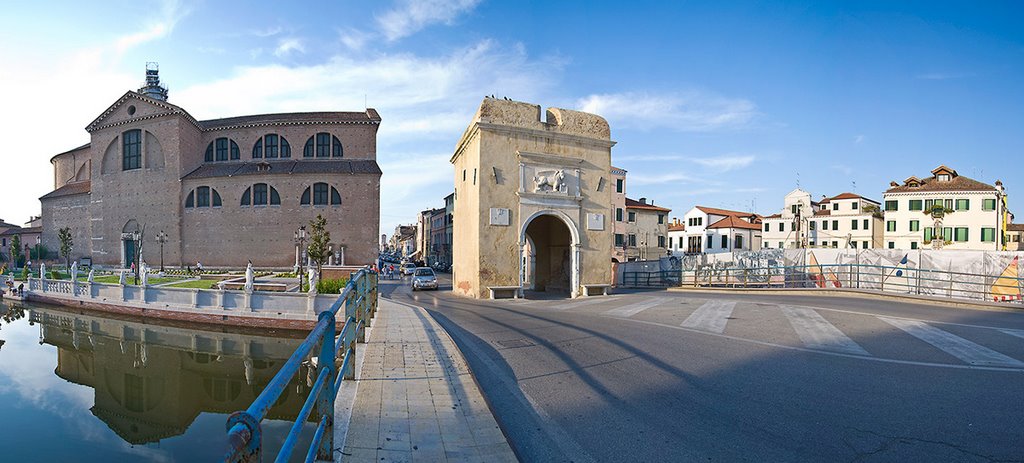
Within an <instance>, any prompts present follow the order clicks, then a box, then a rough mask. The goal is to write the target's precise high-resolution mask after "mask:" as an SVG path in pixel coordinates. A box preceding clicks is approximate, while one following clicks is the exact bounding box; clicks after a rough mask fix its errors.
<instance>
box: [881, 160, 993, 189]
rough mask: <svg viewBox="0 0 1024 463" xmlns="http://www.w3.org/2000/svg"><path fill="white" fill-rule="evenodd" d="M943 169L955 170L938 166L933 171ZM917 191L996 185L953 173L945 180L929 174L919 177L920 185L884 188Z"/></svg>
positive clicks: (983, 187)
mask: <svg viewBox="0 0 1024 463" xmlns="http://www.w3.org/2000/svg"><path fill="white" fill-rule="evenodd" d="M944 169H945V170H949V171H950V172H954V173H955V172H956V171H954V170H953V169H949V168H948V167H945V166H940V167H939V168H938V169H935V170H934V171H933V172H939V171H941V170H944ZM917 191H996V187H994V186H992V185H989V184H987V183H984V182H979V181H977V180H974V179H973V178H968V177H964V176H963V175H955V174H954V175H953V178H951V179H949V180H948V181H945V182H940V181H938V180H936V179H935V176H931V177H928V178H923V179H921V186H917V187H911V186H906V185H896V186H894V187H892V188H889V189H888V190H885V192H886V193H913V192H917Z"/></svg>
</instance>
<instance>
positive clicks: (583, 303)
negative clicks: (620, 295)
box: [550, 296, 617, 310]
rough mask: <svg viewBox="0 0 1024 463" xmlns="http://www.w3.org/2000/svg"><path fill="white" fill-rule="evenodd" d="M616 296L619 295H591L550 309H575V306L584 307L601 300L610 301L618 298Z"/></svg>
mask: <svg viewBox="0 0 1024 463" xmlns="http://www.w3.org/2000/svg"><path fill="white" fill-rule="evenodd" d="M616 297H617V296H589V297H585V298H583V300H582V301H580V300H575V301H573V302H568V303H565V304H558V305H553V306H551V307H550V309H551V310H569V309H575V308H578V307H583V306H586V305H590V304H598V303H601V302H609V301H612V300H614V299H616Z"/></svg>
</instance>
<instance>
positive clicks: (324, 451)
mask: <svg viewBox="0 0 1024 463" xmlns="http://www.w3.org/2000/svg"><path fill="white" fill-rule="evenodd" d="M317 318H319V319H320V320H321V321H322V320H324V319H327V329H326V330H325V331H324V337H323V339H321V341H320V357H319V358H318V362H317V377H319V374H320V371H321V370H323V369H324V368H327V369H328V374H327V379H326V384H325V386H324V387H323V388H321V389H320V396H319V397H317V400H316V409H317V412H318V413H319V414H320V416H321V417H323V416H326V417H327V426H325V427H324V437H323V439H322V440H321V441H320V447H319V448H318V449H317V452H316V458H317V460H326V461H334V382H335V381H336V380H337V379H338V369H337V367H336V366H335V357H334V352H335V351H336V349H335V343H334V336H335V318H334V312H332V311H330V310H325V311H323V312H320V315H318V316H317ZM352 360H355V359H352ZM350 362H351V360H350Z"/></svg>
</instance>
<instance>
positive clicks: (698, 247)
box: [672, 206, 761, 254]
mask: <svg viewBox="0 0 1024 463" xmlns="http://www.w3.org/2000/svg"><path fill="white" fill-rule="evenodd" d="M730 218H735V219H736V220H738V221H740V222H745V223H746V224H750V225H756V228H757V230H756V231H754V230H753V229H752V228H747V227H748V225H743V224H740V223H738V222H737V221H734V220H726V219H730ZM723 221H724V222H723ZM683 223H684V229H683V230H682V233H681V234H679V233H675V234H673V235H672V236H674V237H675V243H674V244H675V245H676V246H675V248H676V249H682V250H683V254H716V253H722V252H732V251H733V250H738V248H736V246H735V244H734V243H735V242H736V237H737V233H736V232H737V231H738V230H744V231H742V232H740V233H739V234H738V235H739V236H740V239H739V241H740V244H741V245H742V246H743V247H742V249H747V250H749V249H752V248H751V246H752V245H753V246H754V247H753V249H757V248H760V247H761V225H760V223H761V216H759V215H757V214H753V213H750V212H739V211H731V210H728V209H718V208H714V207H705V206H694V207H693V208H692V209H690V210H689V211H687V212H686V214H685V215H684V216H683ZM747 230H749V233H748V232H747ZM723 237H725V239H724V241H723ZM679 239H683V240H684V243H682V244H679V243H678V240H679ZM723 244H724V246H723Z"/></svg>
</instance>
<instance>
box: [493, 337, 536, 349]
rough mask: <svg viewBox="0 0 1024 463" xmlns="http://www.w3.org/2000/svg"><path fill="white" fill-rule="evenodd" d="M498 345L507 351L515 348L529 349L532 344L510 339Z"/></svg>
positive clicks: (526, 341) (525, 340) (526, 340)
mask: <svg viewBox="0 0 1024 463" xmlns="http://www.w3.org/2000/svg"><path fill="white" fill-rule="evenodd" d="M498 345H499V346H501V347H504V348H507V349H514V348H516V347H530V346H533V345H534V344H533V343H532V342H530V340H528V339H510V340H507V341H498Z"/></svg>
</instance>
